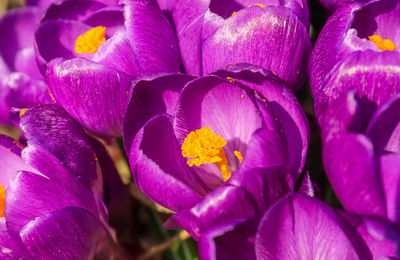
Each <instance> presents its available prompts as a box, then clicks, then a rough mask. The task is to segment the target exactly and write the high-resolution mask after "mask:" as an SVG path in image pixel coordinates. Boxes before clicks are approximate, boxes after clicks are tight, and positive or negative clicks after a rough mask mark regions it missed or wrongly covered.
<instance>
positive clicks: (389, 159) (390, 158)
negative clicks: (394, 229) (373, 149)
mask: <svg viewBox="0 0 400 260" xmlns="http://www.w3.org/2000/svg"><path fill="white" fill-rule="evenodd" d="M380 171H381V177H382V185H383V191H384V193H385V198H386V208H387V216H388V218H389V219H390V220H392V221H395V222H398V223H400V208H399V203H400V156H399V155H398V154H387V155H384V156H382V157H381V158H380Z"/></svg>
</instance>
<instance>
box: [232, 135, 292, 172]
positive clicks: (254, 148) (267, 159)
mask: <svg viewBox="0 0 400 260" xmlns="http://www.w3.org/2000/svg"><path fill="white" fill-rule="evenodd" d="M286 147H287V146H286V143H285V141H284V140H283V138H282V136H280V135H279V132H277V131H275V130H273V129H268V128H261V129H258V130H256V131H255V132H254V134H253V136H252V138H251V139H250V141H249V142H248V145H247V148H246V149H247V150H246V154H245V155H244V158H243V161H242V163H241V164H240V170H241V171H246V170H250V169H253V168H269V167H279V166H285V167H286V164H287V158H288V151H287V148H286ZM288 170H289V171H290V172H292V173H293V177H294V178H296V179H297V176H298V172H297V168H295V169H293V168H291V167H290V166H289V167H288Z"/></svg>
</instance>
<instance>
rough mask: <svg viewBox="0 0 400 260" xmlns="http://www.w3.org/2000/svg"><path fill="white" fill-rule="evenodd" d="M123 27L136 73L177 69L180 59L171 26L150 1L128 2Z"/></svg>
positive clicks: (175, 70) (174, 70)
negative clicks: (135, 63)
mask: <svg viewBox="0 0 400 260" xmlns="http://www.w3.org/2000/svg"><path fill="white" fill-rule="evenodd" d="M124 15H125V26H126V30H127V33H128V38H129V40H130V43H131V48H132V51H133V53H134V55H135V56H136V58H137V63H138V65H139V70H140V74H152V73H157V72H178V71H179V70H180V61H179V53H178V44H177V41H176V36H175V33H174V30H173V27H172V26H171V24H170V23H169V21H168V19H167V18H165V17H164V16H163V14H162V13H161V11H160V10H159V9H158V8H157V6H156V5H155V4H154V3H153V2H151V1H143V0H142V1H128V2H127V3H126V4H125V13H124Z"/></svg>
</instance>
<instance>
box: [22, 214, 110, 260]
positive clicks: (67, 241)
mask: <svg viewBox="0 0 400 260" xmlns="http://www.w3.org/2000/svg"><path fill="white" fill-rule="evenodd" d="M20 233H21V239H22V241H23V242H24V244H25V245H26V247H27V248H28V250H29V251H30V252H32V254H33V255H34V256H35V257H38V258H41V259H92V258H94V256H95V253H96V250H97V248H98V246H99V244H101V243H102V242H105V243H108V242H109V240H110V237H109V235H108V234H107V232H106V230H105V229H104V226H103V225H102V224H101V223H100V222H99V221H98V219H96V217H95V216H93V215H92V214H90V212H88V211H86V210H84V209H81V208H74V207H71V208H64V209H60V210H58V211H55V212H52V213H49V214H47V215H43V216H40V217H39V218H36V219H34V220H33V221H31V222H30V223H29V224H28V225H26V226H25V227H24V228H23V229H22V230H21V232H20Z"/></svg>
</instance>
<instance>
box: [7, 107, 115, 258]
mask: <svg viewBox="0 0 400 260" xmlns="http://www.w3.org/2000/svg"><path fill="white" fill-rule="evenodd" d="M20 114H21V121H20V127H21V129H22V131H23V133H24V134H25V136H26V137H27V142H28V145H27V146H26V147H25V148H24V149H23V150H22V151H21V149H20V146H17V145H16V143H15V141H12V140H10V139H9V138H7V137H4V136H1V137H0V144H1V145H0V157H1V161H2V163H1V165H0V169H1V172H2V174H1V176H0V183H1V186H0V213H1V214H0V217H1V218H0V246H1V247H2V251H1V253H0V255H1V256H2V257H5V258H7V259H9V258H10V257H11V258H12V257H14V258H21V257H22V258H23V259H31V258H40V259H89V258H90V259H91V258H93V257H94V256H102V257H107V258H108V257H111V255H118V254H119V251H118V249H117V246H116V245H115V242H114V232H113V231H112V230H111V229H110V227H109V226H108V225H107V222H108V216H107V212H106V209H105V206H104V204H103V203H102V201H101V200H100V198H102V189H103V182H102V172H101V171H100V170H99V169H100V168H101V169H104V168H103V167H102V166H101V164H102V163H101V162H99V161H97V155H98V154H99V153H98V152H97V151H96V150H94V147H96V146H95V144H96V142H95V141H94V140H93V139H92V138H90V137H89V136H88V135H87V134H86V133H85V132H84V131H83V129H82V128H81V127H80V125H79V124H78V123H77V122H76V121H75V120H73V119H72V118H70V117H69V116H68V114H67V113H66V112H65V111H64V110H62V109H61V108H60V107H57V106H54V105H43V106H39V107H35V108H32V109H28V110H21V112H20ZM99 164H100V165H99ZM103 174H105V173H104V172H103ZM14 258H13V259H14Z"/></svg>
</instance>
